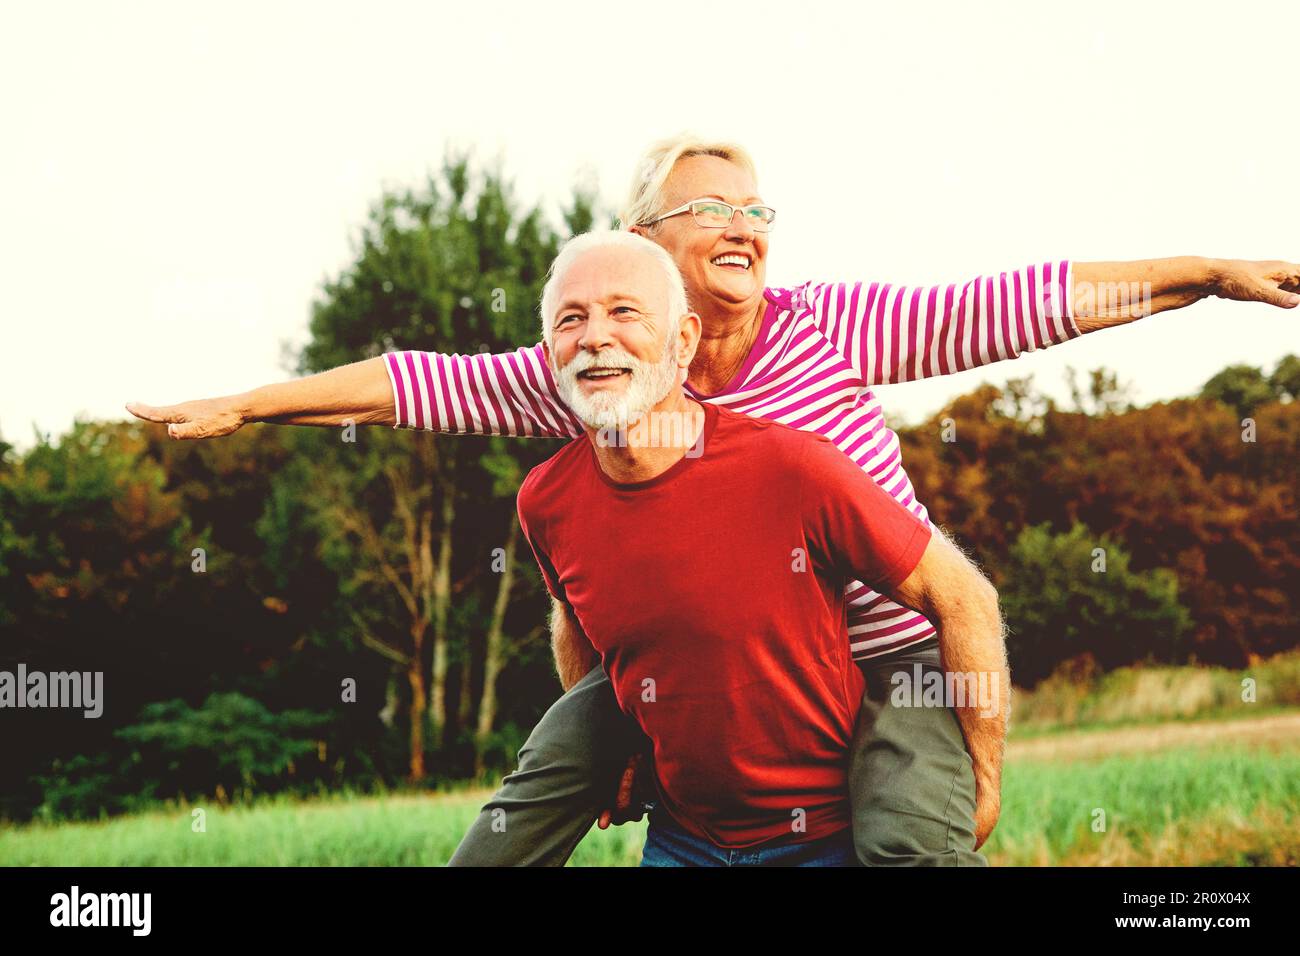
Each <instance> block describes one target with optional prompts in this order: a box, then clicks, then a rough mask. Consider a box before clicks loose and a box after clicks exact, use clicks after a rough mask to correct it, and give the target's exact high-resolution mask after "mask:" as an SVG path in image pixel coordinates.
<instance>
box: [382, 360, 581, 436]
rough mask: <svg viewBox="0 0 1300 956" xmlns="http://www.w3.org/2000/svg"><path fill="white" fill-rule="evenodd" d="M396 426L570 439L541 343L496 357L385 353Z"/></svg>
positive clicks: (571, 426)
mask: <svg viewBox="0 0 1300 956" xmlns="http://www.w3.org/2000/svg"><path fill="white" fill-rule="evenodd" d="M384 367H385V368H387V369H388V379H389V381H390V382H391V383H392V386H393V406H394V408H395V409H396V412H397V415H396V420H397V424H396V425H395V426H394V427H395V428H416V429H422V430H424V431H435V432H452V433H455V434H461V435H515V436H519V437H538V438H543V437H544V438H575V437H577V436H578V435H581V434H583V431H582V425H581V423H580V422H579V421H578V419H577V417H576V416H575V415H574V414H573V412H571V411H570V410H569V407H568V406H567V405H565V404H564V402H563V401H561V400H560V395H559V392H558V391H557V390H556V387H555V380H554V378H553V377H552V376H551V370H550V368H548V367H547V364H546V357H545V354H544V353H543V352H542V346H541V343H538V344H537V345H533V346H529V347H527V348H519V349H515V351H513V352H502V353H499V354H496V355H490V354H487V353H480V354H475V355H458V354H451V355H447V354H445V353H443V352H416V351H406V352H386V353H384Z"/></svg>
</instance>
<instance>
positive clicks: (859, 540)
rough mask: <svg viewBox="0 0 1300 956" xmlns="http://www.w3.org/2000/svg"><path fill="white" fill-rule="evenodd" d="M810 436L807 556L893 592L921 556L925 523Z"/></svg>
mask: <svg viewBox="0 0 1300 956" xmlns="http://www.w3.org/2000/svg"><path fill="white" fill-rule="evenodd" d="M809 439H810V440H808V441H806V442H804V443H803V444H804V445H805V446H806V448H805V450H804V453H803V456H802V461H801V484H800V487H801V489H802V491H801V495H800V498H801V502H800V510H801V514H802V518H803V527H804V535H805V537H806V539H807V541H808V546H809V548H810V549H811V551H812V554H811V555H810V557H813V558H815V559H820V560H821V561H822V562H823V563H824V564H825V565H826V566H827V567H829V568H831V569H833V570H834V571H836V572H837V573H839V574H840V575H841V576H842V577H844V578H845V579H846V580H853V579H856V580H859V581H861V582H863V583H864V584H868V585H870V586H871V587H873V588H875V589H876V590H878V591H882V592H885V593H888V592H889V591H892V590H893V589H894V588H896V587H897V586H898V585H899V584H902V583H903V581H904V580H906V578H907V576H908V575H909V574H911V573H912V571H913V569H915V567H916V565H917V563H918V562H919V561H920V560H921V555H922V554H924V553H925V548H926V545H928V544H929V543H930V529H929V527H928V526H927V525H926V524H925V523H924V522H922V521H921V520H920V519H919V518H917V517H916V516H915V515H913V514H912V513H911V512H910V511H908V510H907V509H906V508H904V507H903V506H902V505H901V504H899V503H898V502H897V501H895V500H894V499H893V498H892V497H890V495H889V493H888V492H887V491H885V490H884V489H883V488H881V487H880V486H879V485H878V484H876V483H875V481H873V480H872V478H871V476H870V475H868V474H867V473H866V472H864V471H863V470H862V469H861V468H859V467H858V466H857V465H855V464H854V463H853V460H852V459H850V458H849V457H848V455H845V454H844V453H843V452H841V451H840V450H839V449H838V448H837V447H835V445H834V444H832V443H831V442H829V441H826V440H825V439H822V438H813V437H812V436H809Z"/></svg>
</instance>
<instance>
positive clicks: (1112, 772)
mask: <svg viewBox="0 0 1300 956" xmlns="http://www.w3.org/2000/svg"><path fill="white" fill-rule="evenodd" d="M486 795H487V791H484V790H473V791H463V792H459V793H451V794H437V795H428V796H388V797H357V798H351V797H346V796H340V797H334V798H329V799H321V800H313V801H294V800H264V801H261V802H258V803H255V804H253V805H252V806H248V807H230V808H219V807H208V808H205V809H206V814H207V816H206V824H207V831H206V832H204V833H194V832H192V830H191V819H192V818H191V809H192V808H191V807H188V806H186V807H177V808H174V809H171V810H166V811H158V812H153V813H147V814H140V815H136V816H131V817H125V818H120V819H115V820H109V821H105V822H100V823H77V824H67V823H65V824H54V825H44V824H36V825H31V826H26V827H10V828H7V829H0V865H4V866H27V865H47V866H59V865H78V866H163V865H165V866H186V865H194V866H227V865H241V866H408V865H409V866H438V865H441V864H443V863H445V862H446V861H447V859H448V858H449V857H450V855H451V853H452V851H453V849H454V848H455V846H456V844H457V842H458V841H459V839H460V837H461V835H462V834H463V833H464V830H465V828H466V826H467V825H468V824H469V822H470V820H472V819H473V817H474V815H475V814H476V813H477V811H478V808H479V806H480V804H481V802H482V800H483V798H484V797H485V796H486ZM1098 810H1101V811H1104V814H1105V820H1104V822H1105V830H1104V831H1101V832H1095V831H1094V829H1093V827H1094V821H1095V820H1097V819H1099V818H1098V817H1097V814H1096V811H1098ZM644 833H645V824H644V823H640V824H633V825H628V826H625V827H621V828H615V829H611V830H607V831H603V832H602V831H599V830H593V831H592V833H591V834H590V835H589V836H588V837H587V838H586V839H585V840H584V841H583V843H582V844H581V845H580V846H579V847H578V850H577V852H576V853H575V855H574V858H573V860H572V864H573V865H577V866H632V865H635V864H636V863H637V861H638V860H639V859H640V847H641V843H642V841H643V839H644ZM986 852H987V855H988V858H989V860H990V862H992V863H994V864H995V865H999V864H1000V865H1037V866H1050V865H1155V864H1172V865H1220V866H1239V865H1251V864H1266V865H1295V864H1296V863H1297V862H1300V713H1297V712H1295V711H1291V712H1285V713H1280V714H1269V715H1266V716H1260V717H1254V718H1248V719H1244V720H1222V719H1220V720H1207V721H1196V722H1170V723H1162V724H1141V725H1135V726H1130V727H1127V728H1125V729H1123V730H1120V731H1117V730H1104V731H1095V730H1094V731H1081V732H1072V733H1055V734H1052V735H1051V736H1050V737H1038V736H1031V737H1028V738H1027V739H1021V740H1013V741H1012V743H1011V745H1010V746H1009V749H1008V756H1007V766H1006V772H1005V780H1004V786H1003V812H1002V818H1001V821H1000V823H999V825H998V828H997V830H996V831H995V833H994V835H993V838H992V839H991V840H990V841H989V844H988V845H987V847H986Z"/></svg>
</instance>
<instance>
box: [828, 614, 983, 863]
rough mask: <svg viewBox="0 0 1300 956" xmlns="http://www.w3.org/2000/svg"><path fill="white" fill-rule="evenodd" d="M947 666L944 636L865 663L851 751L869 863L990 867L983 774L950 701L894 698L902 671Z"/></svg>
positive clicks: (856, 824)
mask: <svg viewBox="0 0 1300 956" xmlns="http://www.w3.org/2000/svg"><path fill="white" fill-rule="evenodd" d="M916 664H920V665H921V668H922V673H926V672H928V671H931V670H939V671H941V670H942V664H941V663H940V659H939V640H938V638H931V639H930V640H928V641H924V642H922V643H920V644H918V645H916V646H914V647H909V648H905V649H904V650H902V651H900V652H899V653H897V654H891V655H887V656H885V657H883V658H877V659H872V660H868V661H865V662H863V664H862V670H863V673H864V674H865V675H866V678H867V690H866V693H865V694H864V695H863V698H862V709H861V711H860V712H859V714H858V722H857V726H856V727H855V729H854V734H853V747H852V750H851V752H850V754H849V800H850V804H851V806H852V811H853V839H854V843H855V845H856V846H857V851H858V859H859V860H860V861H861V862H862V863H863V864H864V865H865V866H987V865H988V861H987V860H985V859H984V857H983V856H981V855H980V854H978V853H976V852H975V774H974V771H973V770H972V769H971V759H970V754H968V753H967V752H966V741H965V738H963V737H962V733H961V726H960V725H959V724H958V723H957V716H956V715H955V714H954V713H953V712H952V710H951V709H950V708H948V707H933V706H932V707H917V706H913V707H901V706H894V705H893V704H891V702H890V694H891V692H892V691H893V690H894V688H895V685H894V684H892V683H891V682H890V678H891V676H892V675H893V674H894V673H895V672H896V671H903V672H905V673H907V675H908V679H909V680H911V679H913V673H914V672H913V667H914V665H916Z"/></svg>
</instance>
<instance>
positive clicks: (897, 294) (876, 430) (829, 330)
mask: <svg viewBox="0 0 1300 956" xmlns="http://www.w3.org/2000/svg"><path fill="white" fill-rule="evenodd" d="M1070 281H1071V271H1070V264H1069V262H1067V261H1060V262H1045V263H1042V264H1041V265H1030V266H1026V267H1025V268H1024V269H1021V270H1018V271H1016V272H1004V273H1001V274H1000V275H998V276H981V277H979V278H977V279H973V280H971V281H970V282H967V283H966V284H965V285H963V286H961V287H960V288H959V287H957V286H955V285H949V286H946V287H945V286H931V287H929V288H924V287H914V288H907V287H903V286H893V285H889V284H881V283H874V282H873V283H870V284H868V283H861V282H859V283H814V282H808V283H804V284H803V285H800V286H796V287H793V288H788V289H772V288H769V289H767V290H765V296H766V298H767V300H768V305H767V310H766V312H765V313H764V317H763V324H762V327H761V328H760V330H759V333H758V338H757V339H756V340H755V342H754V346H753V348H752V349H751V350H750V353H749V356H748V357H747V358H746V360H745V364H744V365H743V366H741V368H740V370H739V371H738V372H737V373H736V375H735V377H734V378H733V379H732V380H731V382H730V383H729V384H728V385H727V386H726V388H724V389H723V390H722V391H721V392H718V393H717V394H716V395H701V394H700V393H698V392H696V391H695V390H694V389H691V388H690V386H689V385H688V386H687V390H688V391H690V393H691V394H692V395H694V396H695V397H696V398H698V399H700V400H701V401H708V402H716V403H717V404H719V405H724V406H726V407H727V408H730V409H732V410H733V411H737V412H743V413H745V414H749V415H755V416H758V417H761V418H769V419H772V420H773V421H777V422H781V423H783V424H786V425H790V426H793V427H795V428H802V429H804V430H807V431H814V432H817V433H818V434H821V435H825V436H826V437H827V438H829V439H830V440H831V441H832V442H834V443H835V444H836V445H837V446H838V447H839V449H840V451H842V452H844V454H846V455H848V456H849V457H850V458H852V459H853V461H854V463H855V464H857V465H858V466H859V467H860V468H862V470H863V471H865V472H866V473H867V474H869V475H870V476H871V477H872V478H873V479H875V481H876V483H877V484H878V485H880V486H881V487H882V488H883V489H884V490H885V491H887V492H888V493H889V494H890V495H892V496H893V497H894V498H895V499H896V500H897V501H898V502H900V503H901V504H902V505H903V506H904V507H906V508H907V509H908V510H909V511H911V512H912V513H913V514H914V515H916V516H917V517H918V518H920V519H921V520H922V521H924V522H926V524H929V518H928V515H927V514H926V510H925V506H924V505H922V504H921V503H920V502H919V501H917V499H916V495H915V493H914V492H913V490H912V482H911V481H910V480H909V479H908V477H907V473H906V472H905V471H904V470H903V460H902V453H901V451H900V449H899V445H898V436H897V435H896V434H894V432H893V431H892V430H891V429H890V428H888V427H887V426H886V425H885V419H884V414H883V412H882V410H881V407H880V402H879V401H877V399H876V397H875V395H874V394H872V391H871V386H873V385H886V384H891V383H896V382H910V381H914V380H916V379H921V378H928V377H930V376H934V375H946V374H948V373H950V372H959V371H963V370H965V369H968V368H974V367H976V366H980V365H987V364H989V363H991V362H998V361H1002V360H1003V359H1011V358H1016V357H1017V356H1019V355H1020V354H1021V353H1023V352H1030V351H1033V350H1034V349H1036V348H1045V347H1047V346H1048V345H1055V344H1056V343H1058V342H1064V341H1066V340H1068V339H1071V338H1074V337H1075V336H1077V335H1078V334H1079V329H1078V327H1077V326H1076V325H1075V322H1074V316H1073V314H1072V312H1071V309H1070V299H1069V296H1068V295H1067V293H1068V290H1069V288H1070ZM384 360H385V366H386V368H387V369H388V375H389V378H390V380H391V381H392V386H393V401H394V404H395V406H396V410H397V425H396V427H398V428H419V429H424V430H427V431H439V432H454V433H459V434H476V435H520V436H548V437H577V436H580V435H582V434H583V429H582V425H581V423H580V422H579V420H578V419H577V418H576V417H575V416H574V414H573V412H572V411H570V410H569V408H568V406H566V405H565V404H564V403H563V402H562V401H561V400H560V396H559V393H558V392H557V390H556V387H555V381H554V379H553V378H552V376H551V371H550V368H549V367H548V366H547V364H546V359H545V357H544V356H543V353H542V346H541V345H540V344H538V345H534V346H531V347H528V348H520V349H516V350H515V351H513V352H506V353H502V354H499V355H488V354H480V355H458V354H453V355H445V354H443V353H440V352H416V351H404V352H388V353H385V355H384ZM845 598H846V605H847V608H848V630H849V644H850V648H851V651H852V653H853V656H854V658H855V659H857V660H863V659H866V658H870V657H877V656H879V655H881V654H887V653H890V652H892V651H898V650H901V649H903V648H905V647H908V646H910V645H912V644H915V643H917V642H918V641H922V640H925V639H926V638H928V637H931V636H932V635H934V634H935V629H934V626H933V625H932V624H931V623H930V622H929V621H928V620H927V619H926V618H925V617H924V616H923V615H921V614H918V613H917V612H915V611H913V610H911V609H909V608H905V607H902V606H901V605H898V604H895V603H894V602H893V601H890V600H889V599H888V598H886V597H884V596H883V595H881V594H877V593H876V592H875V591H873V590H871V588H869V587H867V586H866V585H864V584H861V583H859V582H853V583H851V584H850V585H849V586H848V588H847V591H846V594H845Z"/></svg>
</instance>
